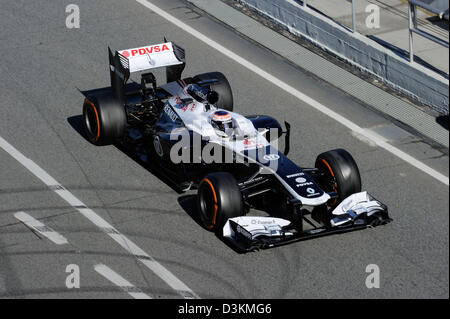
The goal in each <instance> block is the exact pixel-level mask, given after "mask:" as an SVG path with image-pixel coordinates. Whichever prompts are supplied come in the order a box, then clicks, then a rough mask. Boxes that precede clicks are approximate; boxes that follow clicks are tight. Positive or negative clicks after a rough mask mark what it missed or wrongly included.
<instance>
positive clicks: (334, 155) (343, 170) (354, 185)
mask: <svg viewBox="0 0 450 319" xmlns="http://www.w3.org/2000/svg"><path fill="white" fill-rule="evenodd" d="M315 167H316V168H318V169H319V171H320V172H321V173H323V176H322V177H319V178H317V184H318V185H319V186H320V188H322V189H323V190H324V191H325V192H335V193H337V194H338V196H339V197H338V199H337V200H334V201H331V202H330V203H329V204H330V206H337V205H338V204H339V203H340V202H342V201H343V200H344V199H345V198H347V197H348V196H350V195H352V194H354V193H358V192H360V191H361V175H360V173H359V169H358V165H356V162H355V160H354V159H353V157H352V156H351V155H350V153H349V152H347V151H346V150H344V149H336V150H331V151H328V152H324V153H322V154H320V155H319V156H317V159H316V165H315Z"/></svg>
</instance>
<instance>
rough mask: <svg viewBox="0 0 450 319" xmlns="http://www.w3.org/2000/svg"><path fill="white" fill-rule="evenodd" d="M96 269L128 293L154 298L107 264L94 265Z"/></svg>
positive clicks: (138, 296) (136, 297)
mask: <svg viewBox="0 0 450 319" xmlns="http://www.w3.org/2000/svg"><path fill="white" fill-rule="evenodd" d="M94 269H95V271H96V272H98V273H99V274H100V275H102V276H103V277H105V278H106V279H108V280H109V281H110V282H112V283H113V284H115V285H116V286H119V287H120V288H121V289H122V290H124V291H125V292H126V293H128V294H129V295H130V296H131V297H133V298H134V299H152V298H151V297H150V296H149V295H147V294H145V293H143V292H142V291H141V290H140V289H139V288H136V287H135V286H134V285H132V284H131V283H130V282H129V281H128V280H126V279H125V278H123V277H122V276H120V275H119V274H118V273H116V272H115V271H114V270H112V269H111V268H109V267H108V266H106V265H103V264H99V265H96V266H95V267H94Z"/></svg>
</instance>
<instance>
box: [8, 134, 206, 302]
mask: <svg viewBox="0 0 450 319" xmlns="http://www.w3.org/2000/svg"><path fill="white" fill-rule="evenodd" d="M0 148H2V149H3V150H5V151H6V152H7V153H8V154H9V155H11V156H12V157H13V158H14V159H15V160H16V161H18V162H19V163H20V164H22V165H23V166H25V168H27V169H28V170H29V171H30V172H31V173H33V174H34V175H35V176H36V177H37V178H39V179H40V180H41V181H42V182H43V183H44V184H45V185H47V186H48V187H49V188H50V189H51V190H53V191H54V192H55V193H56V194H58V195H59V196H60V197H61V198H62V199H64V200H65V201H66V202H67V203H69V205H71V206H72V207H74V208H75V209H76V210H78V211H79V212H80V213H81V214H82V215H83V216H84V217H86V218H87V219H89V220H90V221H91V222H92V223H93V224H94V225H96V226H97V227H99V228H100V229H101V230H102V231H104V232H105V233H106V234H108V235H109V236H110V237H111V238H112V239H114V241H116V242H117V243H118V244H119V245H120V246H122V247H123V248H124V249H125V250H127V251H128V252H129V253H130V254H132V255H133V256H135V257H136V258H137V259H138V260H139V261H140V262H142V263H143V264H144V265H145V266H147V267H148V268H149V269H150V270H152V271H153V272H154V273H155V274H156V275H157V276H158V277H159V278H161V279H162V280H163V281H164V282H166V283H167V284H168V285H169V286H170V287H171V288H172V289H174V290H175V291H176V292H177V293H178V294H180V295H181V296H182V297H183V298H186V299H197V298H199V296H198V295H197V294H195V293H194V292H193V291H192V290H191V289H190V288H189V287H188V286H186V285H185V284H184V283H183V282H182V281H181V280H180V279H178V278H177V277H175V275H173V274H172V273H171V272H170V271H169V270H167V269H166V268H165V267H164V266H162V265H161V264H160V263H158V262H157V261H156V260H155V259H153V257H151V256H150V255H148V254H147V253H146V252H145V251H144V250H142V249H141V248H139V247H138V246H137V245H136V244H135V243H133V242H132V241H131V240H129V239H128V238H127V237H126V236H125V235H123V234H121V233H120V232H119V231H118V230H117V229H115V228H114V227H113V226H112V225H111V224H109V223H108V222H107V221H106V220H104V219H103V218H102V217H100V216H99V215H97V214H96V213H95V212H94V211H93V210H92V209H90V208H89V207H87V206H86V205H85V204H84V203H83V202H81V201H80V200H79V199H78V198H76V197H75V196H74V195H73V194H72V193H71V192H69V191H68V190H67V189H65V188H64V186H63V185H61V184H60V183H58V182H57V181H56V180H55V179H54V178H53V177H52V176H50V175H49V174H48V173H47V172H46V171H44V170H43V169H42V168H41V167H39V165H37V164H36V163H35V162H33V161H32V160H31V159H29V158H27V157H25V156H24V155H23V154H22V153H20V152H19V151H18V150H17V149H16V148H15V147H14V146H12V145H11V144H9V143H8V142H7V141H6V140H5V139H4V138H2V137H1V136H0Z"/></svg>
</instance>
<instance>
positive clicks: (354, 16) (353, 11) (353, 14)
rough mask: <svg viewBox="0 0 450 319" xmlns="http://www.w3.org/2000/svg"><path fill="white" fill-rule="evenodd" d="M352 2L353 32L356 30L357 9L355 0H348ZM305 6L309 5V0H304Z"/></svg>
mask: <svg viewBox="0 0 450 319" xmlns="http://www.w3.org/2000/svg"><path fill="white" fill-rule="evenodd" d="M347 1H349V2H351V3H352V32H353V33H355V32H356V10H355V0H347ZM302 4H303V7H305V8H306V7H308V1H307V0H302Z"/></svg>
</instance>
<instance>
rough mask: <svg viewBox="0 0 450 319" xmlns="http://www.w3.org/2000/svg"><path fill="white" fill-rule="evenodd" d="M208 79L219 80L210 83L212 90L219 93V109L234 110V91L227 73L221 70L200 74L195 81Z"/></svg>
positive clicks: (217, 104)
mask: <svg viewBox="0 0 450 319" xmlns="http://www.w3.org/2000/svg"><path fill="white" fill-rule="evenodd" d="M206 80H219V82H215V83H211V84H208V86H209V87H210V89H211V90H213V91H216V92H217V93H218V94H219V101H217V103H216V106H217V107H218V108H219V109H224V110H227V111H231V112H232V111H233V92H232V90H231V86H230V83H229V82H228V80H227V78H226V77H225V75H223V74H222V73H220V72H210V73H203V74H199V75H197V76H195V77H194V81H195V82H197V83H198V82H201V81H206Z"/></svg>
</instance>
